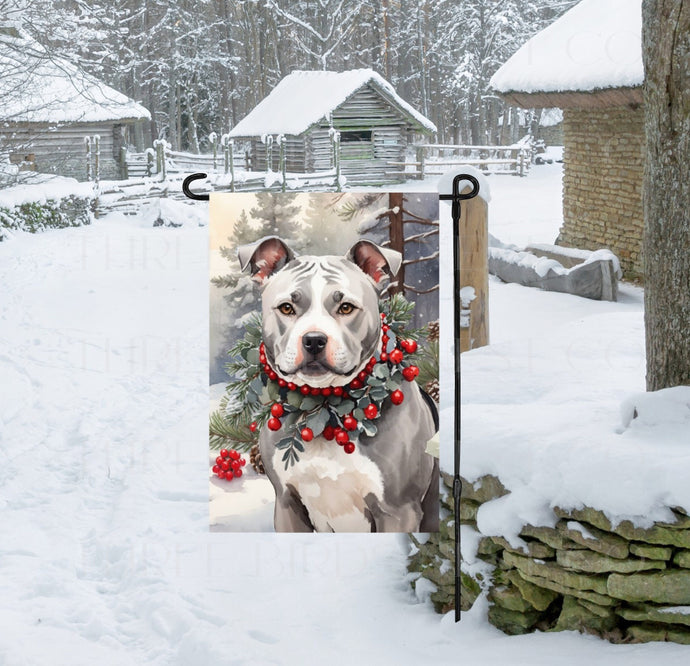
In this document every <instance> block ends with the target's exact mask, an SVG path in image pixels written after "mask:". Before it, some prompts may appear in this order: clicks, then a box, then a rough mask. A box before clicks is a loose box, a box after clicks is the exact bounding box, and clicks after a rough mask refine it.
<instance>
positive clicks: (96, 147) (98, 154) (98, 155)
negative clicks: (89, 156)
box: [93, 134, 101, 187]
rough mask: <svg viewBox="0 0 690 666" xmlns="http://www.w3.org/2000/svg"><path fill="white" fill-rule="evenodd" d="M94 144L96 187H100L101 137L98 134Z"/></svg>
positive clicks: (94, 138)
mask: <svg viewBox="0 0 690 666" xmlns="http://www.w3.org/2000/svg"><path fill="white" fill-rule="evenodd" d="M93 143H94V151H93V155H94V169H93V171H94V174H93V175H94V182H95V183H96V187H98V183H99V181H100V179H101V137H100V136H98V134H96V136H94V137H93Z"/></svg>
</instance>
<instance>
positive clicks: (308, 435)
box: [299, 428, 314, 442]
mask: <svg viewBox="0 0 690 666" xmlns="http://www.w3.org/2000/svg"><path fill="white" fill-rule="evenodd" d="M299 434H300V437H301V438H302V440H303V441H305V442H311V440H312V439H314V432H313V431H312V429H311V428H302V430H300V431H299Z"/></svg>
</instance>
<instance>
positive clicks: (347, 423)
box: [343, 416, 357, 431]
mask: <svg viewBox="0 0 690 666" xmlns="http://www.w3.org/2000/svg"><path fill="white" fill-rule="evenodd" d="M343 426H344V427H345V430H350V431H352V430H357V419H356V418H354V417H353V416H346V417H345V418H344V419H343Z"/></svg>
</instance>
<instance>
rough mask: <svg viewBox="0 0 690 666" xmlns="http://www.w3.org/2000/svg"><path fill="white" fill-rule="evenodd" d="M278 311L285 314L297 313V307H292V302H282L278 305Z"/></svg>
mask: <svg viewBox="0 0 690 666" xmlns="http://www.w3.org/2000/svg"><path fill="white" fill-rule="evenodd" d="M278 311H279V312H280V313H281V314H284V315H293V314H295V308H293V307H292V303H281V304H280V305H279V306H278Z"/></svg>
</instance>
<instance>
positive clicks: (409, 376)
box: [402, 366, 417, 382]
mask: <svg viewBox="0 0 690 666" xmlns="http://www.w3.org/2000/svg"><path fill="white" fill-rule="evenodd" d="M413 367H414V366H409V367H407V368H404V369H403V371H402V372H403V377H404V378H405V379H406V380H407V381H408V382H413V381H414V378H415V377H416V376H417V375H416V374H415V371H414V369H413Z"/></svg>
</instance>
